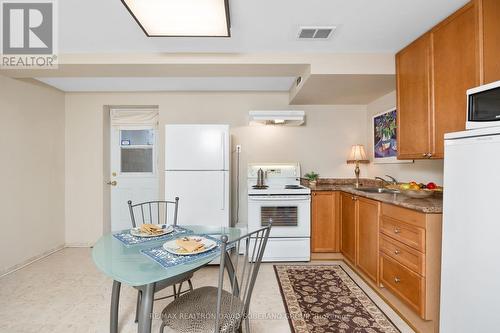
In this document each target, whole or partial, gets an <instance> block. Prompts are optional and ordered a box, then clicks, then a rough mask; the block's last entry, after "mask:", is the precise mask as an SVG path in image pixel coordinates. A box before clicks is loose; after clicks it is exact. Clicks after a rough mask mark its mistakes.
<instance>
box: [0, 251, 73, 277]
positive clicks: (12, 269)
mask: <svg viewBox="0 0 500 333" xmlns="http://www.w3.org/2000/svg"><path fill="white" fill-rule="evenodd" d="M64 248H65V246H64V245H59V246H57V247H55V248H53V249H51V250H48V251H45V252H44V253H42V254H39V255H37V256H33V257H31V258H29V259H27V260H24V261H23V262H21V263H20V264H17V265H14V266H12V267H9V268H7V269H4V270H2V271H0V278H1V277H4V276H6V275H9V274H11V273H14V272H15V271H18V270H20V269H21V268H24V267H26V266H28V265H31V264H32V263H34V262H37V261H39V260H42V259H43V258H46V257H48V256H50V255H51V254H54V253H56V252H58V251H61V250H62V249H64Z"/></svg>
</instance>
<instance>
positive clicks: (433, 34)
mask: <svg viewBox="0 0 500 333" xmlns="http://www.w3.org/2000/svg"><path fill="white" fill-rule="evenodd" d="M499 18H500V1H498V0H474V1H471V2H469V3H468V4H466V5H465V6H463V7H462V8H460V9H459V10H457V11H456V12H455V13H453V14H452V15H450V16H449V17H447V18H446V19H445V20H443V21H442V22H441V23H439V24H437V25H436V26H435V27H434V28H432V29H431V30H430V31H429V32H427V33H425V34H424V35H422V36H421V37H419V38H418V39H417V40H415V41H414V42H413V43H411V44H410V45H408V46H407V47H405V48H404V49H403V50H401V51H400V52H398V54H397V55H396V90H397V111H398V129H397V130H398V133H397V135H398V159H403V160H404V159H427V158H433V159H442V158H443V157H444V134H445V133H449V132H455V131H461V130H464V129H465V119H466V105H467V99H466V92H467V89H470V88H472V87H475V86H478V85H480V84H483V83H489V82H493V81H496V80H500V61H499V60H498V59H499V58H500V19H499Z"/></svg>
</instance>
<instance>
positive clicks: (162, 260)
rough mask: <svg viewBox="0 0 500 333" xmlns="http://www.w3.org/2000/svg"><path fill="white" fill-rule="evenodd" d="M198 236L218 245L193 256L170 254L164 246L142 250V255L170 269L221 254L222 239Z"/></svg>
mask: <svg viewBox="0 0 500 333" xmlns="http://www.w3.org/2000/svg"><path fill="white" fill-rule="evenodd" d="M197 236H200V237H205V238H208V239H211V240H213V241H214V242H216V243H217V245H216V246H215V247H214V248H213V249H211V250H210V251H207V252H203V253H199V254H192V255H188V256H181V255H178V254H173V253H170V252H168V251H167V250H165V249H164V248H163V246H158V247H154V248H152V249H146V250H141V253H142V254H144V255H146V256H147V257H148V258H150V259H153V260H154V261H156V262H157V263H158V264H160V265H161V266H162V267H163V268H169V267H172V266H177V265H180V264H186V263H190V262H193V261H196V260H200V259H203V258H206V257H209V256H213V255H214V253H216V252H220V244H221V241H220V239H217V238H214V237H210V236H207V235H197Z"/></svg>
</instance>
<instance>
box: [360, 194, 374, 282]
mask: <svg viewBox="0 0 500 333" xmlns="http://www.w3.org/2000/svg"><path fill="white" fill-rule="evenodd" d="M356 202H357V205H358V206H357V210H358V212H357V217H358V218H357V231H356V266H358V268H359V269H361V270H362V271H363V272H364V273H365V274H366V275H368V277H370V278H371V279H372V280H373V281H375V282H377V281H378V270H379V266H378V254H379V251H378V249H379V232H378V229H379V211H380V203H379V202H378V201H374V200H370V199H365V198H360V197H358V198H357V199H356Z"/></svg>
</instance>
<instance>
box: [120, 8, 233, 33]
mask: <svg viewBox="0 0 500 333" xmlns="http://www.w3.org/2000/svg"><path fill="white" fill-rule="evenodd" d="M228 1H229V0H122V2H123V4H124V5H125V7H127V9H128V10H129V11H130V13H131V14H132V16H133V17H134V18H135V20H136V21H137V23H139V25H140V26H141V28H142V29H143V30H144V32H145V33H146V35H147V36H150V37H153V36H172V37H229V36H230V30H229V4H228Z"/></svg>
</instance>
